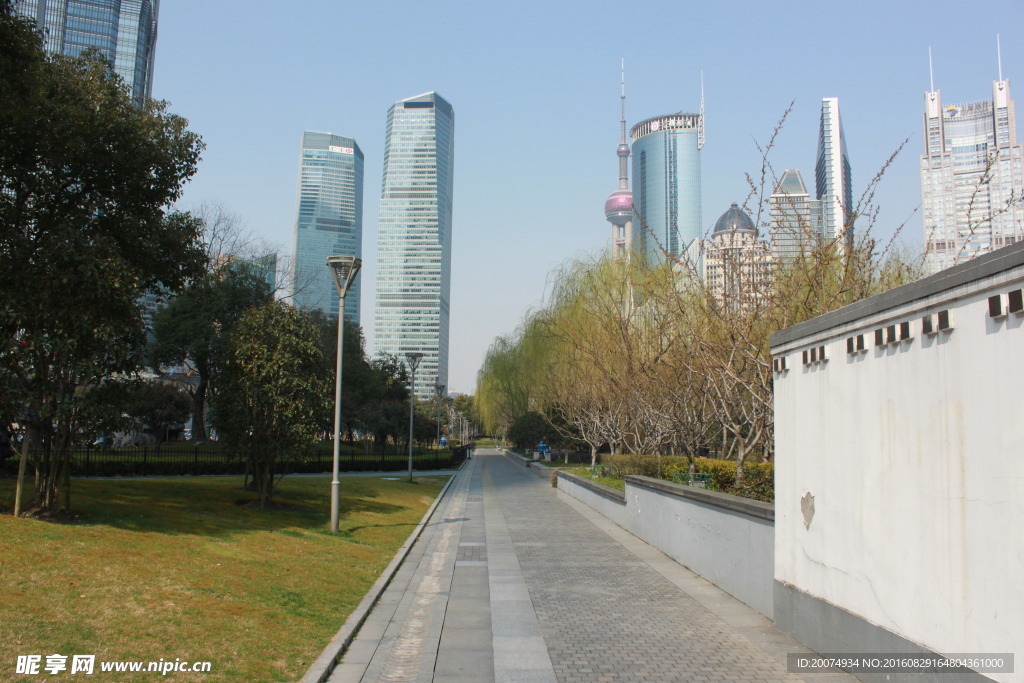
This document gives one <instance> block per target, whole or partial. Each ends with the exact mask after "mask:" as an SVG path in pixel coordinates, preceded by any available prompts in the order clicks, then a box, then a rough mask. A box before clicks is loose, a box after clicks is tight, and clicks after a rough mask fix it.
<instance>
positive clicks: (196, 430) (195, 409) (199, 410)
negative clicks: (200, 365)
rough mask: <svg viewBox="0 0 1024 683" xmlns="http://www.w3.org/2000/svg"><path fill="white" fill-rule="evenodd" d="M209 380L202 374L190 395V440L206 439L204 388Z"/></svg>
mask: <svg viewBox="0 0 1024 683" xmlns="http://www.w3.org/2000/svg"><path fill="white" fill-rule="evenodd" d="M209 383H210V381H209V380H208V379H207V378H206V377H204V376H203V375H202V374H200V375H199V384H198V385H196V393H195V395H194V396H192V440H193V441H206V388H207V387H208V386H209Z"/></svg>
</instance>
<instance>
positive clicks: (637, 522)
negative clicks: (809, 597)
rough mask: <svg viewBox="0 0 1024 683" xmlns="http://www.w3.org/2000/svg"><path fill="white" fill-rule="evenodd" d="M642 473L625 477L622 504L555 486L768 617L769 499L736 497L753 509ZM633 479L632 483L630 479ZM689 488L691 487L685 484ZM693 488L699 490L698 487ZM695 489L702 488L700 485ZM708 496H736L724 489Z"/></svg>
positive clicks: (561, 483) (561, 482)
mask: <svg viewBox="0 0 1024 683" xmlns="http://www.w3.org/2000/svg"><path fill="white" fill-rule="evenodd" d="M643 480H647V478H646V477H636V478H633V477H631V478H630V479H628V480H627V481H626V491H625V498H626V504H625V505H622V504H621V503H616V502H614V501H611V500H608V499H607V498H605V497H603V496H601V495H599V494H597V493H594V492H593V491H590V490H588V489H587V488H585V487H583V486H581V485H579V484H576V483H574V482H573V481H572V480H571V479H569V478H567V477H559V478H558V488H559V489H560V490H562V491H564V492H566V493H568V494H569V495H571V496H573V497H574V498H576V499H578V500H580V501H581V502H583V503H585V504H586V505H588V506H590V507H591V508H593V509H594V510H596V511H597V512H599V513H601V514H602V515H604V516H605V517H607V518H608V519H610V520H611V521H613V522H615V523H616V524H618V525H619V526H621V527H622V528H624V529H625V530H626V531H629V532H630V533H632V534H633V535H634V536H636V537H637V538H640V539H641V540H643V541H645V542H646V543H649V544H650V545H652V546H654V547H655V548H657V549H658V550H660V551H661V552H663V553H665V554H666V555H668V556H669V557H671V558H672V559H673V560H675V561H676V562H678V563H680V564H681V565H683V566H685V567H687V568H688V569H690V570H691V571H692V572H694V573H695V574H699V575H700V576H702V577H704V578H705V579H707V580H708V581H710V582H711V583H713V584H715V585H716V586H718V587H719V588H721V589H722V590H724V591H726V592H728V593H730V594H731V595H733V596H734V597H736V598H737V599H739V600H741V601H742V602H744V603H746V604H747V605H749V606H751V607H753V608H754V609H756V610H757V611H759V612H761V613H762V614H764V615H765V616H768V617H772V612H773V605H772V600H773V590H772V588H773V584H772V574H773V569H774V533H773V523H772V521H771V520H770V519H768V518H766V517H765V515H767V516H770V514H771V513H770V510H771V505H769V504H766V503H758V502H757V501H747V500H744V499H739V500H738V501H737V503H736V504H737V506H740V507H743V506H747V507H750V508H752V509H753V508H756V509H758V512H759V515H751V514H747V513H744V512H742V511H739V510H733V509H727V508H725V507H722V506H721V505H717V504H714V502H712V503H706V502H701V501H698V500H694V499H692V498H688V497H685V496H684V495H683V494H684V493H685V492H686V491H687V490H688V489H687V487H684V486H679V485H676V484H670V483H668V482H655V481H654V480H647V483H646V484H644V483H642V482H643ZM634 482H636V483H634ZM689 490H690V491H692V489H689ZM698 491H699V490H698ZM700 493H704V492H703V491H700ZM707 497H708V498H709V499H710V498H720V499H721V500H728V499H736V496H728V495H726V494H711V495H708V496H707Z"/></svg>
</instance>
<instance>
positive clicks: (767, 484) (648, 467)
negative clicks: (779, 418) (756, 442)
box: [599, 453, 775, 503]
mask: <svg viewBox="0 0 1024 683" xmlns="http://www.w3.org/2000/svg"><path fill="white" fill-rule="evenodd" d="M599 457H600V460H601V464H603V465H607V466H608V467H610V468H611V470H612V472H613V473H614V474H615V476H616V477H619V478H625V477H626V476H627V475H637V476H643V477H653V478H655V479H665V480H668V481H672V480H673V477H674V476H675V475H676V474H677V473H680V472H682V473H686V472H689V471H690V461H689V460H688V459H687V458H686V457H685V456H682V455H635V454H632V453H627V454H622V455H610V454H607V453H605V454H603V455H601V456H599ZM693 463H694V471H695V472H703V473H705V474H710V475H711V486H710V487H708V488H710V489H711V490H712V491H720V492H721V493H731V494H733V495H736V496H743V497H744V498H752V499H754V500H761V501H764V502H766V503H773V502H775V464H774V463H770V462H745V463H743V474H744V481H743V484H742V485H740V486H737V485H736V462H735V461H734V460H716V459H715V458H694V461H693Z"/></svg>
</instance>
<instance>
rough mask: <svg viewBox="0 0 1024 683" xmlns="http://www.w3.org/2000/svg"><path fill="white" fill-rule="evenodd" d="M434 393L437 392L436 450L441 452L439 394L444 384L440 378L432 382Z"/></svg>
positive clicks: (442, 390) (441, 392)
mask: <svg viewBox="0 0 1024 683" xmlns="http://www.w3.org/2000/svg"><path fill="white" fill-rule="evenodd" d="M434 393H435V394H437V451H438V453H440V452H441V394H443V393H444V385H443V384H441V379H440V378H438V381H437V382H435V383H434Z"/></svg>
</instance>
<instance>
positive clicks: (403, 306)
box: [374, 92, 455, 400]
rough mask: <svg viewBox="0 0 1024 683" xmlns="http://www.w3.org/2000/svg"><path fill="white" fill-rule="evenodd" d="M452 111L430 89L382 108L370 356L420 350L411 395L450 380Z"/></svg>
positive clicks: (403, 357) (427, 393)
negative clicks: (383, 127) (381, 162)
mask: <svg viewBox="0 0 1024 683" xmlns="http://www.w3.org/2000/svg"><path fill="white" fill-rule="evenodd" d="M454 138H455V112H454V111H453V110H452V105H451V104H450V103H449V102H448V101H447V100H445V99H444V98H443V97H441V96H440V95H439V94H437V93H436V92H428V93H424V94H422V95H416V96H414V97H410V98H407V99H404V100H399V101H398V102H395V104H394V105H392V106H391V108H390V109H389V110H388V117H387V133H386V136H385V142H384V179H383V182H382V188H381V201H380V231H379V233H378V239H377V302H376V307H375V309H374V338H375V339H376V355H377V356H381V355H384V354H388V355H391V356H395V357H396V358H398V359H399V360H400V361H402V362H403V363H405V361H406V354H407V353H420V354H422V360H421V361H420V363H419V367H418V368H417V370H416V380H417V381H416V386H415V394H416V397H417V398H419V399H421V400H425V399H429V398H430V397H431V396H433V395H434V385H435V383H436V384H443V385H445V386H447V384H448V330H449V322H450V315H451V271H452V203H453V196H452V194H453V186H454V182H453V173H452V172H453V170H454V165H455V159H454V153H455V139H454Z"/></svg>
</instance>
